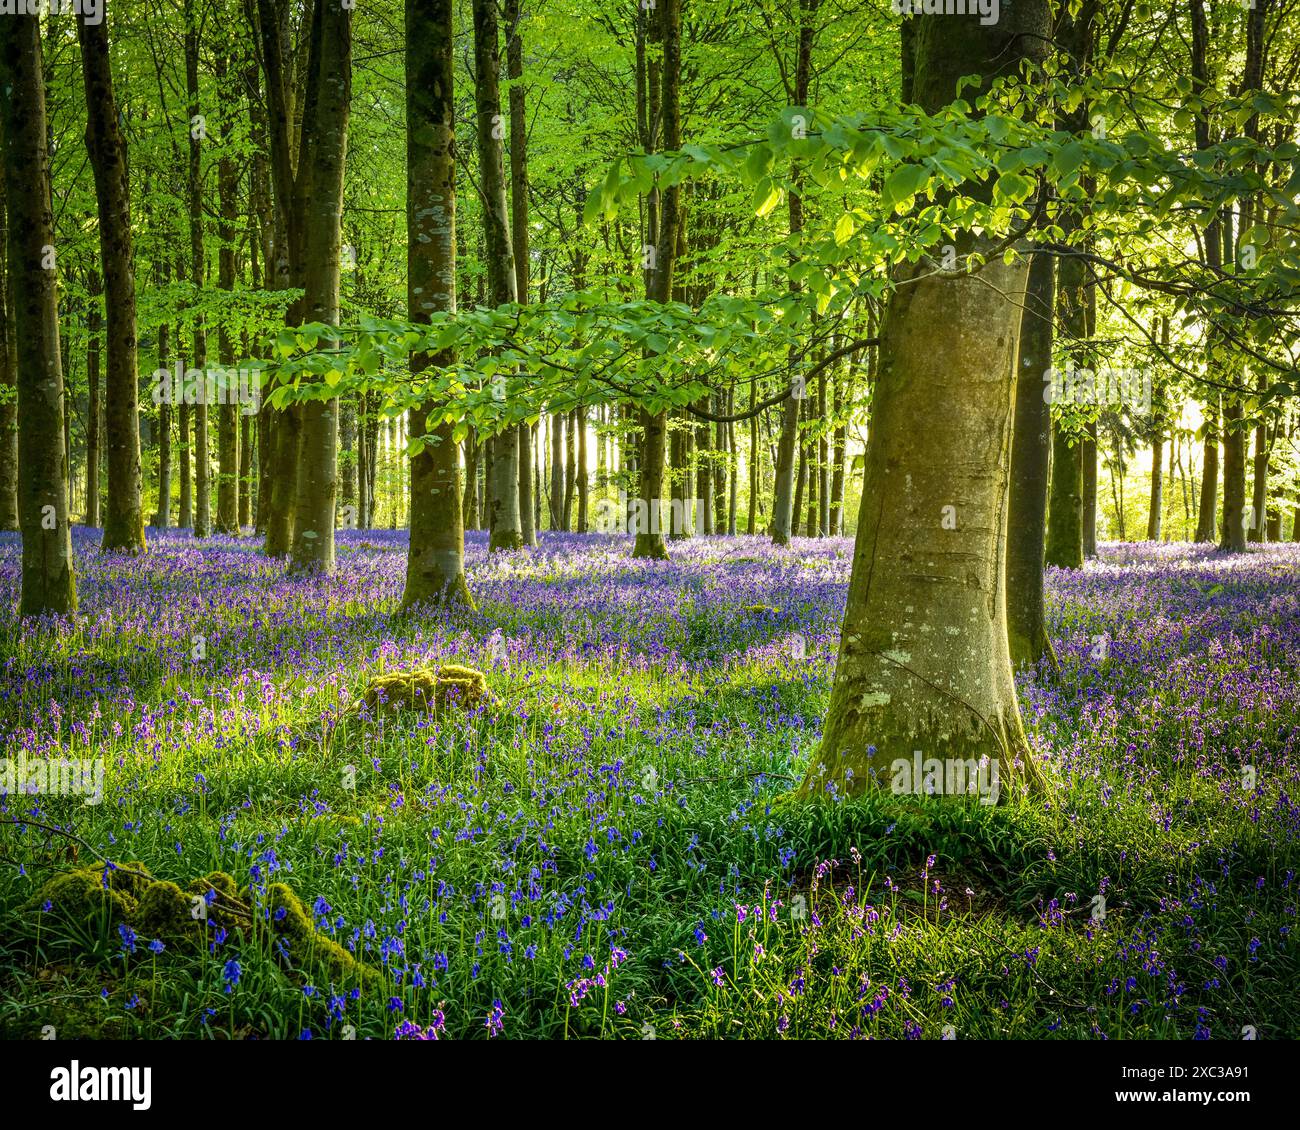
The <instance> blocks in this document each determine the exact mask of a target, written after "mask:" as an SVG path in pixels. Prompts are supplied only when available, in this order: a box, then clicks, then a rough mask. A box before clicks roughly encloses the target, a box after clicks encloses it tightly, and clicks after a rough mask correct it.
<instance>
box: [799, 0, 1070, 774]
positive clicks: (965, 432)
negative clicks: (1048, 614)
mask: <svg viewBox="0 0 1300 1130" xmlns="http://www.w3.org/2000/svg"><path fill="white" fill-rule="evenodd" d="M908 23H909V25H910V26H911V28H912V35H911V43H910V45H909V48H908V50H909V51H910V54H911V59H912V62H913V63H914V66H912V67H908V68H905V72H904V73H905V74H910V75H911V76H913V77H912V79H911V82H910V83H905V89H904V91H903V101H904V102H909V103H910V102H915V103H917V104H919V105H920V106H921V108H922V109H923V110H925V111H928V112H934V111H936V110H938V109H939V108H941V107H943V106H945V105H947V104H949V103H951V102H952V101H953V99H954V98H955V97H956V96H957V85H958V82H959V81H960V80H961V78H962V77H963V76H966V75H970V74H971V73H977V74H980V75H983V76H984V79H983V82H985V83H987V82H990V81H993V80H995V79H996V78H997V77H998V75H999V74H1002V73H1007V72H1013V73H1014V71H1015V70H1016V69H1017V68H1018V67H1019V65H1020V63H1021V61H1022V59H1023V58H1024V57H1025V56H1026V55H1031V56H1032V57H1034V58H1041V57H1042V54H1043V52H1044V46H1045V44H1046V43H1047V42H1048V39H1049V34H1050V23H1049V10H1048V4H1047V0H1017V2H1016V3H1014V4H1009V3H1004V4H1003V5H1002V15H1001V19H1000V20H999V21H998V22H997V23H996V24H993V25H987V26H986V25H984V24H981V23H980V21H979V19H978V17H976V16H974V15H971V16H965V17H958V16H944V15H934V16H914V17H913V18H912V19H911V20H910V21H908ZM964 96H965V97H966V98H968V99H970V98H972V97H973V95H972V93H971V92H967V93H966V94H965V95H964ZM993 239H994V236H993V234H992V233H986V234H979V233H974V232H961V233H958V234H957V236H956V240H957V247H958V251H959V253H965V254H970V253H971V252H981V253H983V254H985V255H987V254H988V252H989V249H990V247H991V246H992V243H993ZM899 275H900V278H899V280H898V281H899V282H905V283H906V284H907V285H904V286H901V287H899V288H898V289H897V290H896V291H895V292H894V294H893V296H892V297H891V299H890V304H889V309H888V312H887V314H886V317H885V325H884V328H883V335H882V342H881V346H880V373H879V376H878V378H877V380H876V384H875V389H874V392H873V403H872V417H873V418H872V427H871V432H870V436H869V438H868V441H867V451H866V460H865V462H866V472H865V483H864V487H863V504H862V507H861V511H860V513H859V517H858V535H857V542H856V547H855V550H854V559H853V572H852V577H851V580H850V582H849V595H848V605H847V608H846V611H845V617H844V628H843V632H842V635H841V642H840V652H839V660H838V663H837V665H836V669H835V682H834V686H833V689H832V692H831V701H830V707H829V710H828V713H827V717H826V722H825V726H824V728H823V737H822V742H821V746H820V748H819V750H818V752H817V754H816V755H815V756H814V757H813V759H812V763H811V764H810V766H809V769H808V773H807V776H806V777H805V780H804V784H803V790H802V791H803V792H804V794H805V795H817V796H824V795H827V794H831V793H837V794H841V795H842V794H844V793H858V792H861V791H863V790H864V789H867V788H869V787H871V785H872V784H873V782H874V783H876V784H882V785H883V784H885V783H886V782H887V781H889V780H890V778H891V777H893V778H894V780H897V779H898V778H897V777H896V776H895V773H896V771H897V768H898V766H897V765H896V764H895V762H896V761H898V762H902V763H903V764H904V765H907V766H910V765H911V764H912V758H913V754H914V752H915V751H916V750H922V751H923V756H924V757H925V758H927V759H928V758H938V759H941V760H942V759H954V760H960V761H962V762H964V763H969V762H970V761H974V762H975V763H977V764H978V762H980V761H981V760H982V759H983V758H986V757H987V758H988V759H989V764H990V766H993V765H996V767H997V772H998V781H999V786H998V787H999V793H1000V794H1001V795H1005V794H1006V792H1007V791H1008V788H1007V786H1009V785H1012V784H1013V783H1015V782H1017V781H1025V780H1028V781H1033V780H1034V779H1035V777H1036V776H1037V770H1036V768H1035V766H1034V765H1033V762H1032V760H1031V757H1030V752H1029V749H1028V746H1027V744H1026V741H1025V736H1024V731H1023V727H1022V723H1021V719H1020V709H1019V704H1018V702H1017V698H1016V691H1015V685H1014V681H1013V678H1012V668H1011V657H1010V651H1009V648H1008V644H1007V617H1006V592H1005V563H1004V560H1003V551H1004V546H1005V544H1006V533H1007V517H1006V509H1007V490H1008V481H1009V474H1010V453H1011V434H1012V421H1013V409H1014V401H1015V379H1016V351H1017V345H1018V340H1017V339H1018V336H1019V324H1020V307H1021V305H1022V302H1021V300H1022V297H1023V295H1024V293H1025V289H1026V275H1027V268H1026V267H1025V266H1024V265H1023V264H1022V263H1021V262H1016V263H1011V264H1008V263H1007V262H1006V261H1005V260H1004V258H1003V257H1001V256H998V255H992V256H990V257H989V259H988V262H987V263H986V264H985V265H984V266H983V267H982V268H981V269H980V271H979V275H978V277H977V276H975V275H959V276H956V277H951V276H945V275H942V274H935V273H933V272H932V271H931V270H930V268H929V267H928V265H923V264H918V265H916V266H908V267H904V268H900V270H899ZM918 420H924V421H925V422H926V426H925V427H924V428H922V429H918V428H917V427H916V426H915V425H916V421H918ZM921 563H923V565H922V564H921ZM949 764H950V765H951V762H950V763H949ZM989 775H990V776H991V770H990V774H989ZM988 779H989V778H988V777H986V780H988Z"/></svg>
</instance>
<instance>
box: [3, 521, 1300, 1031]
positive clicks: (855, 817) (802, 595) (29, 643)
mask: <svg viewBox="0 0 1300 1130" xmlns="http://www.w3.org/2000/svg"><path fill="white" fill-rule="evenodd" d="M95 539H96V535H95V534H94V532H93V531H86V530H78V531H77V534H76V536H75V545H76V550H77V568H78V587H79V592H80V601H81V615H80V616H79V617H78V618H77V619H76V620H75V622H71V623H69V624H66V625H64V626H63V630H62V631H59V632H55V631H51V630H50V628H49V626H48V625H47V626H45V627H41V628H37V627H33V626H30V625H29V626H21V627H20V626H19V625H18V624H17V623H16V622H15V620H14V619H13V618H12V617H7V618H6V619H5V620H4V621H3V622H0V756H3V757H7V758H9V759H10V762H11V763H12V764H17V763H18V760H19V759H20V758H24V759H27V760H26V764H28V765H30V763H31V762H32V761H33V759H38V758H43V757H47V756H54V757H63V758H71V759H87V760H88V761H93V759H95V758H102V759H103V762H104V766H105V770H106V773H105V777H104V779H103V796H102V798H100V799H101V803H87V801H93V800H94V799H96V798H94V797H93V796H77V795H63V796H56V795H48V794H45V795H35V796H34V795H9V796H7V797H6V798H4V799H3V802H0V819H3V820H5V821H7V822H6V823H4V824H0V921H2V922H3V928H2V929H0V1035H5V1036H11V1037H14V1036H17V1037H39V1036H40V1035H41V1034H42V1032H43V1030H45V1029H47V1028H52V1029H54V1032H55V1033H56V1034H57V1035H58V1036H59V1037H61V1038H63V1037H68V1038H72V1037H77V1036H88V1037H117V1038H162V1037H176V1038H201V1037H209V1038H227V1037H229V1036H231V1035H234V1036H236V1037H258V1038H290V1039H296V1038H304V1037H312V1038H317V1039H319V1038H331V1039H338V1038H358V1039H364V1038H392V1037H393V1036H394V1035H403V1036H408V1037H410V1036H415V1037H423V1038H429V1037H482V1036H489V1035H495V1034H498V1033H500V1034H502V1035H504V1036H506V1037H525V1036H562V1035H568V1036H571V1037H576V1036H598V1035H603V1036H607V1037H618V1038H630V1039H642V1038H650V1037H654V1038H659V1039H669V1038H677V1037H694V1036H753V1037H759V1036H769V1037H770V1036H776V1035H778V1034H784V1035H785V1036H787V1037H801V1036H827V1035H831V1036H844V1037H849V1036H863V1037H868V1036H870V1037H907V1038H922V1037H924V1038H927V1039H929V1038H941V1037H942V1036H945V1035H947V1036H949V1037H956V1038H959V1039H967V1038H981V1037H984V1038H1003V1037H1012V1038H1015V1037H1043V1036H1047V1035H1049V1034H1054V1035H1055V1036H1057V1037H1075V1038H1079V1037H1082V1038H1091V1037H1098V1038H1100V1037H1109V1038H1170V1037H1178V1038H1189V1037H1193V1036H1199V1037H1205V1036H1209V1037H1215V1038H1232V1039H1239V1038H1241V1034H1242V1030H1243V1029H1244V1028H1247V1027H1250V1028H1254V1029H1255V1030H1256V1032H1257V1033H1258V1036H1259V1037H1260V1038H1265V1037H1283V1036H1286V1037H1291V1038H1295V1037H1297V1036H1300V1015H1297V1012H1296V1007H1295V1004H1294V999H1295V996H1294V987H1295V985H1296V984H1297V983H1300V962H1298V961H1297V956H1296V955H1297V943H1296V942H1293V941H1292V937H1291V934H1292V929H1293V926H1294V924H1295V920H1296V904H1297V901H1298V900H1300V891H1297V886H1298V884H1297V882H1296V874H1295V872H1296V868H1297V865H1298V864H1300V784H1298V782H1297V776H1298V775H1300V546H1279V547H1269V548H1265V549H1259V550H1256V551H1254V552H1251V553H1249V554H1245V555H1241V556H1236V557H1230V556H1225V555H1222V554H1219V553H1217V552H1214V551H1211V550H1209V549H1207V548H1204V547H1190V546H1186V545H1164V546H1160V545H1108V546H1105V547H1103V550H1102V556H1101V559H1100V560H1099V561H1096V562H1092V563H1090V564H1089V565H1088V567H1087V568H1086V569H1085V570H1084V571H1082V572H1081V573H1077V574H1073V575H1067V574H1062V573H1056V572H1053V573H1051V575H1050V577H1049V596H1048V601H1049V615H1050V619H1051V625H1052V635H1053V640H1054V642H1055V645H1056V649H1057V653H1058V655H1059V657H1060V661H1061V675H1060V678H1059V680H1057V681H1056V682H1049V681H1046V680H1043V679H1039V678H1036V677H1034V676H1033V675H1029V676H1027V677H1025V678H1023V679H1022V680H1021V693H1022V701H1023V706H1024V714H1025V722H1026V726H1027V728H1028V730H1029V733H1030V736H1031V741H1032V743H1033V747H1034V750H1035V754H1036V756H1037V757H1039V758H1040V760H1041V764H1042V766H1043V771H1044V774H1045V776H1046V777H1047V779H1048V780H1049V782H1050V786H1051V787H1050V789H1049V791H1048V792H1047V793H1046V795H1043V796H1040V797H1037V798H1034V799H1031V800H1017V801H1013V802H1011V803H1007V804H1003V805H999V806H996V807H993V806H981V805H979V804H978V803H976V802H975V801H973V800H972V801H970V802H965V801H958V802H953V801H951V800H949V801H945V802H942V803H937V802H929V803H927V802H925V801H924V800H923V799H922V798H900V797H895V796H892V795H889V794H887V793H882V794H877V795H874V796H871V797H868V798H866V799H862V800H856V801H843V800H841V801H835V802H832V801H822V802H818V803H811V804H810V803H793V802H791V800H790V799H789V797H788V795H787V794H788V793H789V791H790V790H791V789H792V788H793V787H794V786H795V784H796V783H797V782H798V780H799V778H800V776H801V772H802V769H803V766H804V765H805V764H806V761H807V758H808V756H809V755H810V753H811V752H812V750H813V748H814V746H815V744H816V743H817V740H818V736H819V728H820V724H821V719H822V716H823V713H824V711H825V709H826V704H827V698H828V694H829V690H830V681H831V676H832V671H833V666H834V661H835V652H836V647H837V641H838V633H839V626H840V619H841V615H842V612H843V607H844V600H845V595H846V590H847V583H848V572H849V566H850V556H851V543H850V542H848V541H846V540H839V539H831V540H823V541H812V540H803V539H796V541H795V544H794V546H793V548H792V549H790V550H788V551H783V552H778V551H775V550H773V549H772V548H771V547H770V545H768V544H767V543H766V541H765V540H764V539H761V538H743V537H742V538H709V539H695V540H692V541H690V542H680V543H676V544H674V545H673V547H672V548H673V560H672V561H671V562H668V563H643V562H633V561H630V560H629V559H628V556H627V553H628V547H627V543H626V540H625V539H621V538H614V537H601V536H595V535H593V536H580V535H562V534H558V535H552V534H546V533H544V534H542V544H541V547H540V549H538V550H535V551H533V552H531V553H527V554H522V555H516V556H509V557H506V556H502V557H492V558H489V556H488V554H487V552H486V546H485V539H484V536H483V535H482V534H475V533H471V534H470V535H469V538H468V541H469V547H468V559H469V570H468V571H469V581H470V586H471V589H472V590H473V592H474V594H475V597H476V599H477V601H478V610H477V612H476V613H463V614H459V615H456V616H453V617H450V618H447V617H442V616H439V617H428V618H419V617H417V618H411V619H408V620H405V621H395V620H394V619H393V617H392V612H393V609H394V608H395V607H396V605H397V602H398V598H399V597H400V594H401V589H402V581H403V576H404V570H405V535H404V534H403V533H401V532H388V531H368V532H353V533H344V534H342V535H341V536H340V542H339V568H338V572H337V574H336V575H335V576H334V577H332V578H330V579H328V580H312V581H302V580H294V579H291V578H288V577H286V575H285V572H284V569H283V566H282V565H280V564H276V563H272V562H269V561H267V560H266V559H265V558H263V557H262V556H261V554H260V553H259V546H258V544H257V542H255V541H254V540H251V539H243V540H232V539H221V538H213V539H210V540H208V541H203V542H195V541H194V540H192V539H190V538H189V537H187V536H185V535H183V534H181V533H179V532H177V531H170V532H166V533H159V532H156V531H150V546H151V551H150V553H149V554H148V556H146V557H144V558H142V559H138V560H130V559H124V558H111V557H110V558H104V557H100V556H99V555H98V553H97V552H96V549H97V542H96V540H95ZM18 568H19V544H18V540H17V538H16V537H15V536H13V535H3V536H0V607H7V608H12V607H13V606H14V604H15V601H16V598H17V587H18ZM1103 637H1104V646H1100V647H1099V646H1098V641H1099V638H1103ZM440 663H454V664H462V665H465V666H469V667H473V668H477V669H478V670H480V671H482V672H483V673H484V674H485V676H486V680H487V684H488V687H489V689H490V691H491V692H492V697H491V698H490V699H489V700H487V701H483V702H480V703H479V704H477V705H476V706H474V707H473V708H472V709H468V710H467V709H462V708H461V706H463V705H464V704H463V703H459V704H458V703H456V702H453V703H452V704H451V705H449V706H446V707H444V708H443V709H441V710H440V711H439V712H437V713H436V715H434V716H428V715H425V714H419V713H409V712H408V713H397V712H392V711H390V710H387V709H381V710H378V711H376V712H375V714H376V716H375V717H371V712H370V711H368V710H361V711H357V710H355V709H353V707H354V704H355V703H356V701H357V699H358V698H359V697H360V695H361V694H362V692H363V691H364V688H365V686H366V684H367V681H368V680H369V679H370V678H371V677H373V676H375V675H378V674H381V673H384V674H391V673H393V672H396V671H401V670H405V669H407V668H413V667H420V666H425V665H428V664H434V665H436V664H440ZM18 817H25V818H28V819H31V820H36V821H39V822H41V823H42V824H46V825H58V826H60V827H62V828H65V829H68V830H71V831H73V832H75V834H76V836H77V837H79V840H80V842H78V841H75V840H73V839H70V838H69V837H67V836H65V835H62V834H59V833H55V832H51V831H49V830H48V829H46V828H42V827H38V826H36V825H34V824H31V823H26V824H22V825H18V824H15V823H13V821H14V820H15V819H17V818H18ZM105 857H109V858H111V859H112V860H113V862H114V863H115V864H116V865H117V866H118V870H117V871H114V872H112V873H110V874H108V875H107V876H105V875H102V874H100V873H99V872H96V871H94V870H90V868H91V867H92V865H93V864H94V863H95V861H96V860H97V859H103V858H105ZM76 869H81V870H80V872H79V874H80V875H81V876H82V879H83V881H84V876H85V875H87V874H89V875H91V876H93V877H94V882H92V883H91V887H92V888H94V890H93V893H92V894H91V895H88V894H87V892H86V890H85V889H83V888H79V887H77V886H76V883H75V882H71V881H69V880H68V873H69V872H74V871H76ZM146 869H147V871H148V872H149V873H150V874H151V875H152V876H153V877H154V878H155V879H156V880H159V881H162V880H171V881H173V882H175V883H176V884H178V885H179V886H180V887H182V888H183V887H186V886H187V885H188V884H190V883H191V882H192V881H194V880H196V879H198V878H199V877H201V876H205V875H208V874H209V873H211V872H214V871H223V872H227V873H229V874H230V875H231V876H233V878H234V881H235V885H237V887H238V888H240V889H239V891H238V892H236V891H234V889H233V888H232V890H231V891H230V892H229V893H228V896H227V898H226V899H224V900H223V899H222V898H217V897H215V896H212V895H208V896H206V897H203V898H198V897H194V896H191V895H183V896H182V895H180V892H177V894H178V896H180V897H181V898H182V900H184V899H185V898H188V899H189V903H190V909H191V914H190V919H192V922H190V921H186V920H185V916H184V914H183V913H181V914H179V915H177V914H173V915H172V917H171V918H169V917H168V915H167V914H160V913H157V906H156V905H155V906H153V910H154V913H153V915H152V917H150V915H149V914H146V913H145V903H146V902H148V900H149V895H148V894H147V893H146V891H147V890H151V889H152V887H150V886H149V879H148V878H147V877H145V876H144V875H143V874H142V872H143V871H144V870H146ZM133 871H134V872H137V874H135V875H132V874H130V872H133ZM60 876H63V878H62V879H59V877H60ZM52 879H53V880H55V882H54V884H53V886H43V884H48V883H49V882H50V881H51V880H52ZM104 883H107V884H108V886H109V887H110V888H111V893H112V894H113V896H114V897H111V898H110V897H109V896H106V895H103V894H102V886H103V884H104ZM218 883H219V884H220V881H218ZM280 883H283V884H287V886H288V887H289V888H291V889H292V891H293V892H295V893H296V895H297V897H298V899H300V900H301V903H302V905H303V906H304V907H305V908H306V913H307V915H309V916H310V918H311V920H312V921H313V922H314V924H315V927H316V930H315V932H313V931H312V930H311V928H310V926H309V925H307V926H305V927H302V928H297V932H295V930H294V928H291V927H293V922H294V916H295V914H296V904H294V903H293V902H292V900H291V899H288V898H286V894H285V892H284V891H283V890H282V889H281V888H279V887H277V886H275V885H276V884H280ZM60 884H62V885H60ZM154 886H157V887H158V889H159V890H160V891H161V890H163V889H164V887H165V884H161V882H160V883H158V884H154ZM166 889H167V890H172V888H166ZM199 889H200V890H205V889H206V888H205V887H202V886H200V887H199ZM1097 896H1101V898H1098V897H1097ZM154 901H155V903H157V902H158V900H154ZM199 904H202V905H199ZM180 905H181V908H182V910H183V909H184V908H185V906H186V903H185V902H184V901H182V902H181V904H180ZM209 907H210V908H211V912H210V915H209V910H208V908H209ZM240 907H246V908H247V910H248V912H249V914H250V915H251V919H250V918H249V917H241V916H240V911H239V908H240ZM204 918H206V919H207V921H206V923H205V922H204V921H203V919H204ZM155 925H156V927H157V930H158V933H157V934H156V935H155V934H154V933H152V927H153V926H155ZM168 931H170V932H168ZM164 935H165V937H166V939H170V940H165V938H164ZM200 935H202V936H201V937H200ZM328 939H333V941H334V942H336V943H339V944H341V946H342V947H343V950H344V951H347V953H350V954H351V955H353V956H354V957H355V958H356V959H357V960H358V961H359V962H361V963H362V965H357V964H354V963H352V962H350V961H349V960H348V959H347V954H345V953H343V952H342V951H339V950H338V949H337V947H333V946H330V945H329V944H328ZM363 966H364V967H368V969H366V968H363Z"/></svg>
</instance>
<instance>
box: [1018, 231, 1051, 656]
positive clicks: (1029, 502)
mask: <svg viewBox="0 0 1300 1130" xmlns="http://www.w3.org/2000/svg"><path fill="white" fill-rule="evenodd" d="M1054 294H1055V264H1054V263H1053V260H1052V257H1051V255H1049V254H1048V253H1047V252H1045V251H1035V252H1034V254H1033V258H1032V259H1031V260H1030V263H1029V282H1028V288H1027V290H1026V292H1025V309H1024V312H1023V313H1022V315H1021V319H1020V364H1019V365H1018V366H1017V369H1016V407H1015V425H1014V428H1013V430H1012V441H1011V486H1010V497H1009V501H1008V504H1007V643H1008V645H1009V646H1010V649H1011V663H1012V666H1013V667H1016V668H1019V667H1032V666H1035V665H1037V664H1038V663H1039V662H1040V661H1041V662H1045V663H1046V664H1047V666H1048V667H1049V668H1051V669H1053V670H1054V669H1055V668H1056V653H1055V652H1054V651H1053V650H1052V641H1051V640H1050V639H1048V637H1047V617H1046V613H1045V612H1044V608H1043V560H1044V548H1045V546H1044V542H1045V540H1046V534H1047V476H1048V467H1049V461H1050V459H1051V454H1052V413H1051V408H1050V406H1049V404H1048V401H1047V398H1046V397H1045V396H1044V395H1043V388H1044V383H1043V374H1044V373H1046V372H1047V371H1048V370H1049V369H1050V368H1051V365H1052V328H1053V322H1054V318H1055V309H1054V303H1053V297H1054Z"/></svg>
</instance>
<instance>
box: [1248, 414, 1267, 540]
mask: <svg viewBox="0 0 1300 1130" xmlns="http://www.w3.org/2000/svg"><path fill="white" fill-rule="evenodd" d="M1254 473H1255V481H1254V483H1253V489H1252V491H1251V508H1250V517H1251V518H1252V519H1253V521H1252V523H1251V526H1250V540H1251V541H1257V542H1267V541H1269V540H1270V538H1269V536H1268V426H1267V425H1266V424H1259V425H1258V426H1257V427H1256V428H1255V466H1254Z"/></svg>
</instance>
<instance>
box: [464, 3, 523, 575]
mask: <svg viewBox="0 0 1300 1130" xmlns="http://www.w3.org/2000/svg"><path fill="white" fill-rule="evenodd" d="M473 13H474V109H475V116H476V121H477V127H478V138H477V148H478V157H479V191H480V193H481V195H482V203H483V228H484V238H485V243H486V265H487V276H488V277H487V284H488V301H490V302H491V303H492V305H494V306H502V305H505V304H506V303H510V302H515V301H516V300H517V299H518V289H517V282H516V275H515V262H514V247H513V243H512V241H511V236H510V212H509V207H508V204H507V201H506V175H505V146H504V139H505V119H504V118H503V117H502V115H501V62H500V54H499V42H498V41H499V33H498V28H497V10H496V3H495V0H474V5H473ZM489 443H490V445H491V449H492V465H491V469H490V472H489V474H488V495H487V504H488V505H487V509H488V529H489V531H490V532H489V534H488V549H489V551H492V552H500V551H510V550H515V549H519V548H520V547H522V545H523V544H524V535H523V514H522V512H521V510H520V505H519V476H520V473H521V468H520V460H519V429H518V428H517V427H513V426H511V427H508V428H506V429H504V430H503V431H501V432H499V433H498V434H496V435H494V436H493V437H492V438H491V439H490V440H489ZM525 470H528V469H527V468H525ZM529 473H531V472H529Z"/></svg>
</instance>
